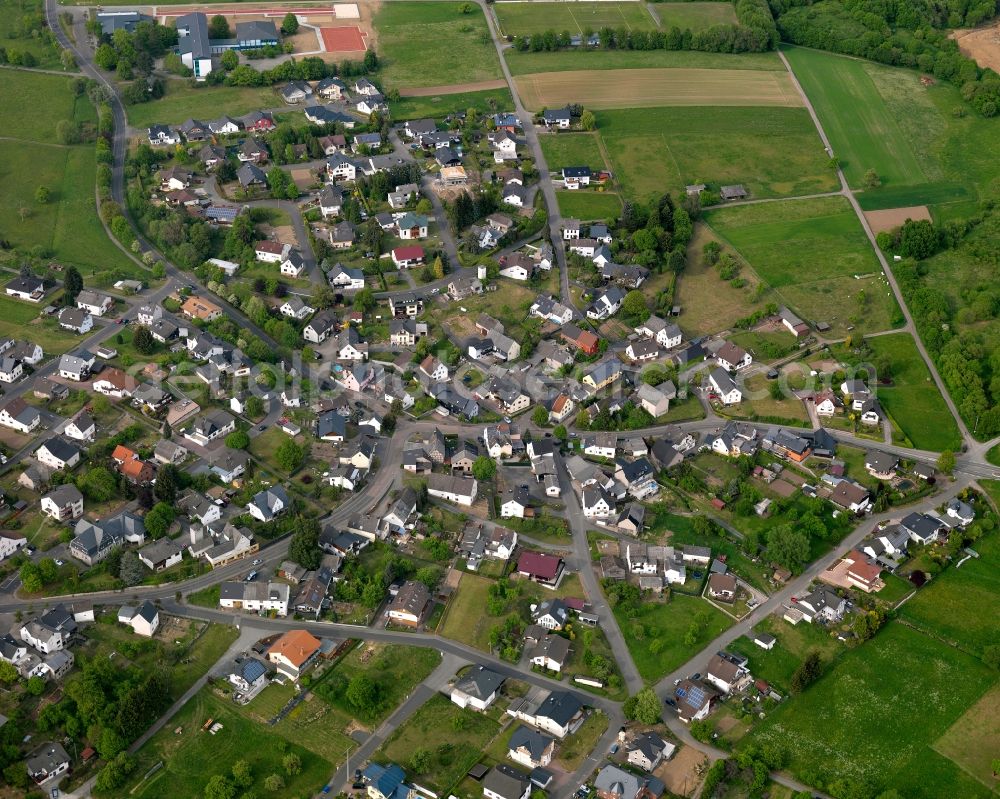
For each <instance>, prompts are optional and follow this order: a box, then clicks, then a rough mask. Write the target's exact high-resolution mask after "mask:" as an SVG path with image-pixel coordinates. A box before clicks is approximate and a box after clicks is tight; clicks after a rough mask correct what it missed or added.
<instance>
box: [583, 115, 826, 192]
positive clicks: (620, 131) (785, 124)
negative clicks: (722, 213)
mask: <svg viewBox="0 0 1000 799" xmlns="http://www.w3.org/2000/svg"><path fill="white" fill-rule="evenodd" d="M597 127H598V130H599V131H600V134H601V137H602V139H603V140H604V144H605V148H606V150H607V152H608V154H609V156H610V158H611V164H612V167H613V168H614V171H615V175H616V177H617V179H618V180H619V182H620V183H621V185H622V186H623V188H624V191H625V194H626V196H627V197H629V198H630V199H635V200H642V201H646V200H649V199H651V198H652V197H655V196H658V195H660V194H662V193H664V192H667V191H669V192H672V193H675V194H676V193H677V192H679V191H681V190H682V189H683V188H684V187H685V186H688V185H691V184H692V183H711V184H714V185H728V184H732V183H742V184H743V185H744V186H746V188H747V190H748V191H749V192H750V195H751V196H752V197H780V196H786V195H795V194H808V193H814V192H822V191H830V190H833V189H834V188H836V176H835V175H833V174H832V173H831V171H830V169H829V167H828V166H827V164H826V156H825V154H824V153H823V148H822V145H821V144H820V140H819V136H818V135H817V133H816V129H815V127H814V126H813V124H812V120H811V119H810V118H809V114H808V112H806V111H805V110H804V109H801V108H712V107H673V108H647V109H633V110H617V111H599V112H598V113H597Z"/></svg>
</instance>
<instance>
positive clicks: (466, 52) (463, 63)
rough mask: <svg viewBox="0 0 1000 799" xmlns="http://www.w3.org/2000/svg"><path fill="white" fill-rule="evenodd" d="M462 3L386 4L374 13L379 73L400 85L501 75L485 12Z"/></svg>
mask: <svg viewBox="0 0 1000 799" xmlns="http://www.w3.org/2000/svg"><path fill="white" fill-rule="evenodd" d="M462 8H463V6H462V5H461V4H459V3H454V2H447V3H434V2H412V1H411V2H405V1H401V2H392V3H384V4H383V5H382V7H381V8H380V9H379V10H378V13H377V14H376V15H375V18H374V25H375V30H376V31H377V33H378V54H379V61H380V62H381V67H380V69H379V77H381V78H382V80H383V81H385V83H386V84H387V85H388V86H390V87H394V88H397V89H403V88H406V87H417V86H446V85H448V84H459V83H471V82H476V81H483V80H491V79H493V78H499V77H502V73H501V72H500V61H499V59H498V58H497V53H496V49H495V48H494V47H493V41H492V40H491V39H490V33H489V28H488V27H487V25H486V18H485V17H484V16H483V13H482V11H480V10H479V8H478V7H477V6H475V5H472V6H470V8H471V9H472V10H471V11H470V13H468V14H463V13H462Z"/></svg>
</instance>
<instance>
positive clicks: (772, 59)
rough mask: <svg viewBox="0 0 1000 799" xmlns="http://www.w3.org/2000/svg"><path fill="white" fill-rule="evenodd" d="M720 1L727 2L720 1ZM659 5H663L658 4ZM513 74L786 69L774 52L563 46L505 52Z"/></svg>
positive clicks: (781, 70) (779, 70) (775, 70)
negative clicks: (670, 69) (550, 50)
mask: <svg viewBox="0 0 1000 799" xmlns="http://www.w3.org/2000/svg"><path fill="white" fill-rule="evenodd" d="M720 5H724V4H722V3H720ZM657 7H658V8H659V7H660V6H657ZM504 58H505V59H506V61H507V66H508V68H509V69H510V72H511V74H512V75H529V74H532V73H535V72H565V71H576V70H581V69H594V70H603V69H656V68H660V69H666V68H673V67H676V68H679V69H751V70H770V71H773V72H784V71H785V67H784V65H783V64H782V63H781V60H780V59H779V58H778V56H777V55H775V54H774V53H701V52H697V51H694V50H560V51H555V52H546V51H543V52H538V53H533V52H531V51H530V50H529V51H525V52H523V53H522V52H520V51H518V50H508V51H507V52H506V53H504Z"/></svg>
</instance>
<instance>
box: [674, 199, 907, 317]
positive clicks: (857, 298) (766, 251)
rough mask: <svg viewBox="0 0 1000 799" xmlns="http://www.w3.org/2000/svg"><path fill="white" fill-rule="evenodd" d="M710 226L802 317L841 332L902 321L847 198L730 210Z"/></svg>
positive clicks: (717, 214)
mask: <svg viewBox="0 0 1000 799" xmlns="http://www.w3.org/2000/svg"><path fill="white" fill-rule="evenodd" d="M705 221H706V222H707V223H708V225H709V226H710V227H711V229H712V230H713V231H714V233H715V234H716V235H717V236H718V237H719V238H720V239H721V240H722V241H723V243H724V244H728V245H730V246H731V247H732V248H733V249H735V250H736V251H737V252H738V253H739V254H740V256H741V257H742V258H743V260H744V261H745V262H747V263H748V264H749V266H750V268H751V269H753V271H754V272H755V273H756V275H757V276H758V277H759V278H760V280H762V281H763V282H764V283H765V284H767V286H769V287H770V288H771V290H772V292H773V298H774V301H775V302H778V303H779V304H782V305H787V306H789V307H791V308H793V309H794V310H795V311H796V313H798V314H799V315H800V316H802V318H804V319H807V320H821V321H825V322H827V323H829V324H830V325H831V327H832V328H834V329H835V330H837V331H838V332H840V331H844V330H846V328H847V327H849V326H854V327H855V328H856V329H860V330H864V331H877V330H885V329H888V328H890V327H892V326H893V324H894V323H895V316H896V312H897V309H896V304H895V301H894V300H893V298H892V297H891V296H890V295H889V294H888V292H889V288H888V284H887V283H886V281H885V277H884V275H883V274H882V269H881V267H880V266H879V263H878V260H877V259H876V257H875V253H874V252H873V251H872V248H871V245H870V244H869V242H868V239H867V238H866V237H865V234H864V232H863V231H862V229H861V225H860V224H859V222H858V219H857V217H856V216H855V214H854V212H853V211H852V210H851V207H850V205H849V204H848V202H847V200H846V199H844V198H843V197H827V198H819V199H815V200H794V201H792V200H789V201H787V202H780V203H762V204H760V205H744V206H737V207H734V208H725V207H722V208H719V209H712V210H710V211H708V212H707V213H706V214H705ZM856 275H866V276H867V277H865V278H864V279H860V280H859V279H856V278H855V276H856ZM683 281H684V278H683V276H682V277H681V282H682V284H683Z"/></svg>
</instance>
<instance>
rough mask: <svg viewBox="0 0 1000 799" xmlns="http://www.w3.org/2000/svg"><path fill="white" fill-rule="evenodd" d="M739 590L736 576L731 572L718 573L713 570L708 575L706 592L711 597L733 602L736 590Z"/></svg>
mask: <svg viewBox="0 0 1000 799" xmlns="http://www.w3.org/2000/svg"><path fill="white" fill-rule="evenodd" d="M738 590H739V584H738V583H737V582H736V578H735V577H734V576H733V575H731V574H719V573H718V572H713V573H712V574H710V575H709V577H708V588H707V589H706V593H707V594H708V596H709V597H711V598H712V599H718V600H719V601H720V602H729V603H732V602H735V601H736V592H737V591H738Z"/></svg>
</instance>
